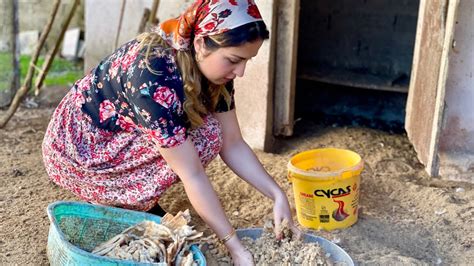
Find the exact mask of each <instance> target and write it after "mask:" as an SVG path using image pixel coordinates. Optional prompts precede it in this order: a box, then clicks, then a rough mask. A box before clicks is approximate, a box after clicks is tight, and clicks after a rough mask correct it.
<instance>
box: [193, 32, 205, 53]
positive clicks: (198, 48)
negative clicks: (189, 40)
mask: <svg viewBox="0 0 474 266" xmlns="http://www.w3.org/2000/svg"><path fill="white" fill-rule="evenodd" d="M193 44H194V52H196V55H204V54H205V47H204V38H203V37H201V36H198V37H196V38H194V41H193Z"/></svg>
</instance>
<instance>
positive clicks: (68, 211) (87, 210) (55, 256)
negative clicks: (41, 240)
mask: <svg viewBox="0 0 474 266" xmlns="http://www.w3.org/2000/svg"><path fill="white" fill-rule="evenodd" d="M47 212H48V217H49V220H50V222H51V225H50V227H49V235H48V247H47V254H48V259H49V262H50V264H51V265H52V266H56V265H58V266H59V265H61V266H62V265H106V266H107V265H120V266H123V265H150V264H146V263H139V262H134V261H130V260H118V259H112V258H107V257H103V256H98V255H95V254H92V253H91V251H92V250H93V249H94V248H95V247H96V246H97V245H99V244H100V243H102V242H104V241H107V240H109V239H110V238H112V237H114V236H115V235H117V234H119V233H121V232H122V231H123V230H125V229H126V228H128V227H130V226H132V225H135V224H137V223H140V222H142V221H144V220H149V221H154V222H157V223H160V222H161V217H159V216H156V215H153V214H149V213H144V212H138V211H131V210H125V209H120V208H114V207H107V206H98V205H92V204H88V203H83V202H65V201H59V202H55V203H52V204H50V205H49V206H48V208H47ZM191 251H192V253H193V255H194V260H196V261H198V263H199V265H206V259H205V257H204V255H203V254H202V252H201V250H199V248H198V247H197V246H196V245H192V246H191Z"/></svg>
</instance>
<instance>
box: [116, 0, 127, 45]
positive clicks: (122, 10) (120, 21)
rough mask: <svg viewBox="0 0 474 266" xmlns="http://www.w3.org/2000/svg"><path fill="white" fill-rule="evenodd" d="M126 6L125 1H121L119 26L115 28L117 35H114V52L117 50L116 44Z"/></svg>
mask: <svg viewBox="0 0 474 266" xmlns="http://www.w3.org/2000/svg"><path fill="white" fill-rule="evenodd" d="M126 4H127V0H122V6H121V7H120V18H119V24H118V28H117V34H116V35H115V43H114V50H115V49H117V48H118V42H119V38H120V32H121V31H122V22H123V15H124V14H125V5H126Z"/></svg>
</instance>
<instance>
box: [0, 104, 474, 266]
mask: <svg viewBox="0 0 474 266" xmlns="http://www.w3.org/2000/svg"><path fill="white" fill-rule="evenodd" d="M52 112H53V108H44V107H42V108H39V109H25V108H24V107H22V108H21V109H20V110H19V111H18V112H17V113H16V115H15V116H14V118H13V120H12V121H10V123H9V124H8V125H7V128H6V130H0V147H1V152H0V177H1V178H0V264H1V265H5V264H17V265H26V264H33V265H47V264H48V260H47V257H46V243H47V239H48V228H49V220H48V217H47V215H46V206H47V205H48V204H49V203H51V202H54V201H58V200H78V199H77V198H76V197H75V196H74V195H73V194H72V193H70V192H68V191H65V190H63V189H61V188H59V187H57V186H56V185H54V184H53V183H51V182H49V181H48V177H47V175H46V172H45V170H44V166H43V162H42V157H41V142H42V139H43V135H44V131H45V130H46V126H47V124H48V121H49V118H50V116H51V114H52ZM3 114H4V111H0V115H3ZM278 144H279V147H278V149H277V150H276V153H273V154H270V153H263V152H260V151H257V152H256V153H257V156H258V157H259V159H260V160H261V161H262V163H263V165H264V166H265V168H266V169H267V170H268V171H269V173H270V174H271V175H272V176H274V177H275V179H276V181H277V182H278V183H279V184H280V185H281V186H282V188H283V189H284V191H286V193H287V195H288V197H289V199H290V203H291V204H293V192H292V188H291V185H290V184H289V183H288V181H287V178H286V165H287V162H288V160H289V159H290V158H291V156H292V155H294V154H296V153H298V152H301V151H304V150H308V149H313V148H320V147H336V148H347V149H351V150H353V151H355V152H357V153H359V154H360V155H361V156H362V158H363V159H364V160H365V163H366V164H365V170H364V172H363V174H362V183H361V195H360V205H359V206H360V214H359V220H358V222H357V223H356V224H355V225H353V226H352V227H350V228H348V229H344V230H336V231H332V232H322V231H321V232H313V233H314V234H317V235H320V236H322V237H325V238H326V239H329V240H330V241H332V242H334V243H336V244H338V245H339V246H341V247H342V248H343V249H345V250H346V251H347V253H348V254H349V255H351V257H352V258H353V259H354V260H355V261H356V263H358V264H378V265H386V264H391V265H394V264H405V265H406V264H429V265H436V264H440V265H441V264H442V265H449V264H464V265H467V264H472V261H473V260H474V247H473V244H474V189H473V188H474V186H473V185H472V184H468V183H460V182H452V181H445V180H442V179H440V178H429V177H428V176H427V175H426V174H425V172H424V170H423V166H422V165H421V164H420V163H419V162H418V160H417V159H416V153H415V151H414V150H413V148H412V146H411V145H410V142H409V141H408V139H407V137H406V136H405V135H398V134H390V133H386V132H382V131H377V130H373V129H366V128H351V127H331V126H329V127H323V126H320V125H317V124H314V123H311V122H309V121H305V120H302V121H300V122H299V123H298V124H297V125H296V134H295V136H294V137H292V138H288V139H280V140H278ZM207 173H208V175H209V177H210V180H211V182H212V183H213V185H214V187H215V189H216V191H217V193H218V195H219V197H220V199H221V202H222V205H223V207H224V210H225V211H226V213H227V214H228V215H229V217H230V219H231V222H232V224H233V225H234V226H235V227H236V228H248V227H262V226H263V224H264V221H265V219H267V218H272V202H271V201H270V200H268V199H266V198H264V197H263V196H261V195H260V194H259V193H258V192H257V191H256V190H254V189H253V188H252V187H250V186H249V185H247V184H246V183H245V182H243V181H242V180H240V179H239V178H238V177H237V176H236V175H235V174H233V173H232V172H231V171H230V170H229V169H228V168H227V167H226V166H225V165H224V163H223V162H222V160H220V159H216V160H215V161H214V162H213V163H212V164H211V165H210V166H209V167H208V169H207ZM161 204H162V206H163V208H164V209H165V210H166V211H169V212H171V213H173V214H175V213H177V212H178V211H180V210H185V209H188V208H189V209H190V210H191V215H192V217H193V221H192V224H195V225H197V226H196V228H195V229H196V230H197V231H205V235H210V234H211V232H210V231H209V229H208V228H207V227H206V226H205V224H204V222H203V221H202V220H201V219H199V217H198V215H197V214H196V213H195V212H194V211H193V209H192V206H191V204H190V203H189V201H188V200H187V198H186V196H185V193H184V188H183V186H182V184H177V185H175V186H174V187H172V188H171V189H170V190H169V191H167V192H166V194H165V195H164V197H163V198H162V199H161ZM293 211H295V210H294V209H293ZM211 255H212V254H211ZM223 255H224V254H223ZM212 256H214V257H219V256H217V255H212ZM212 256H211V258H210V261H211V260H212V259H213V258H212Z"/></svg>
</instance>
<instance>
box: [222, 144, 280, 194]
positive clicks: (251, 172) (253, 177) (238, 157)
mask: <svg viewBox="0 0 474 266" xmlns="http://www.w3.org/2000/svg"><path fill="white" fill-rule="evenodd" d="M220 156H221V158H222V160H223V161H224V162H225V163H226V164H227V166H229V168H231V169H232V171H234V173H236V174H237V175H238V176H239V177H240V178H242V179H243V180H245V181H247V182H248V183H250V184H251V185H252V186H254V187H255V188H256V189H257V190H258V191H260V192H261V193H262V194H263V195H265V196H267V197H268V198H270V199H272V200H275V198H276V197H277V196H280V194H281V193H282V192H281V189H280V187H279V186H278V184H277V183H276V182H275V180H273V178H272V177H271V176H270V175H269V174H268V173H267V171H266V170H265V169H264V168H263V166H262V164H261V163H260V161H259V160H258V158H257V156H256V155H255V153H254V152H253V150H252V149H251V148H250V147H249V146H248V144H247V143H246V142H245V141H244V140H238V141H234V142H232V143H227V145H226V144H225V145H224V147H223V148H222V151H221V153H220Z"/></svg>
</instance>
